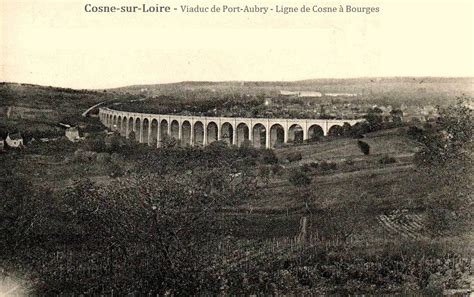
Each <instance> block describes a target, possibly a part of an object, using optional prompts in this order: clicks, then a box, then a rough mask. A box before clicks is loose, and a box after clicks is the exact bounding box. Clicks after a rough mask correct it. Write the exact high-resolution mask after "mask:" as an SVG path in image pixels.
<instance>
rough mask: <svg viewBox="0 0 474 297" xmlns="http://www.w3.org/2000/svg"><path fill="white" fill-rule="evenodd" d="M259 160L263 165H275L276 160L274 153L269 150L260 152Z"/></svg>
mask: <svg viewBox="0 0 474 297" xmlns="http://www.w3.org/2000/svg"><path fill="white" fill-rule="evenodd" d="M261 160H262V163H263V164H277V163H278V158H277V156H276V155H275V152H274V151H273V150H270V149H265V150H262V154H261Z"/></svg>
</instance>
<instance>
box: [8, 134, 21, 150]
mask: <svg viewBox="0 0 474 297" xmlns="http://www.w3.org/2000/svg"><path fill="white" fill-rule="evenodd" d="M6 143H7V145H8V146H9V147H14V148H16V147H22V146H23V137H21V134H20V132H17V133H13V134H10V133H8V136H7V139H6Z"/></svg>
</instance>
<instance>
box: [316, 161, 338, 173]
mask: <svg viewBox="0 0 474 297" xmlns="http://www.w3.org/2000/svg"><path fill="white" fill-rule="evenodd" d="M319 168H320V170H321V171H323V172H324V171H329V170H336V169H337V164H336V163H333V162H327V161H322V162H320V163H319Z"/></svg>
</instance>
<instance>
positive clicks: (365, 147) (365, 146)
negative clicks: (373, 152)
mask: <svg viewBox="0 0 474 297" xmlns="http://www.w3.org/2000/svg"><path fill="white" fill-rule="evenodd" d="M357 145H358V146H359V148H360V150H361V152H362V153H364V155H369V154H370V145H369V144H368V143H366V142H363V141H361V140H357Z"/></svg>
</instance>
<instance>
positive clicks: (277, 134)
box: [99, 107, 364, 148]
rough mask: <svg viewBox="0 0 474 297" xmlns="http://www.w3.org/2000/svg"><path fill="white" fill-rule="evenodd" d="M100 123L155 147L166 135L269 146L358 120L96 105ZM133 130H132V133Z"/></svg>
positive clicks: (189, 140)
mask: <svg viewBox="0 0 474 297" xmlns="http://www.w3.org/2000/svg"><path fill="white" fill-rule="evenodd" d="M99 119H100V121H101V122H102V124H103V125H104V126H106V127H107V128H109V129H111V130H112V131H117V132H118V133H120V135H122V136H125V137H126V138H129V137H130V136H131V135H133V136H134V137H135V140H137V141H138V142H140V143H147V144H148V145H153V146H154V145H156V146H157V147H159V146H160V145H161V142H162V140H163V138H164V137H165V136H166V135H171V136H173V137H175V138H176V139H178V140H179V141H180V142H181V143H182V144H189V145H203V146H205V145H208V144H209V143H211V142H214V141H217V140H224V141H226V142H227V143H228V144H234V145H239V146H240V145H241V144H242V143H243V142H244V141H245V140H248V141H250V142H251V143H252V144H253V145H256V146H259V147H265V148H271V147H274V146H275V145H278V144H282V143H288V142H302V141H305V140H308V139H311V138H312V137H315V136H326V135H328V134H330V132H332V131H334V130H337V129H339V128H340V127H342V126H343V125H344V124H346V125H350V126H352V125H355V124H356V123H359V122H363V121H364V119H358V120H321V119H273V118H268V119H266V118H229V117H204V116H202V117H201V116H181V115H169V114H147V113H136V112H128V111H120V110H113V109H110V108H106V107H103V108H99ZM132 132H133V134H132Z"/></svg>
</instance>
